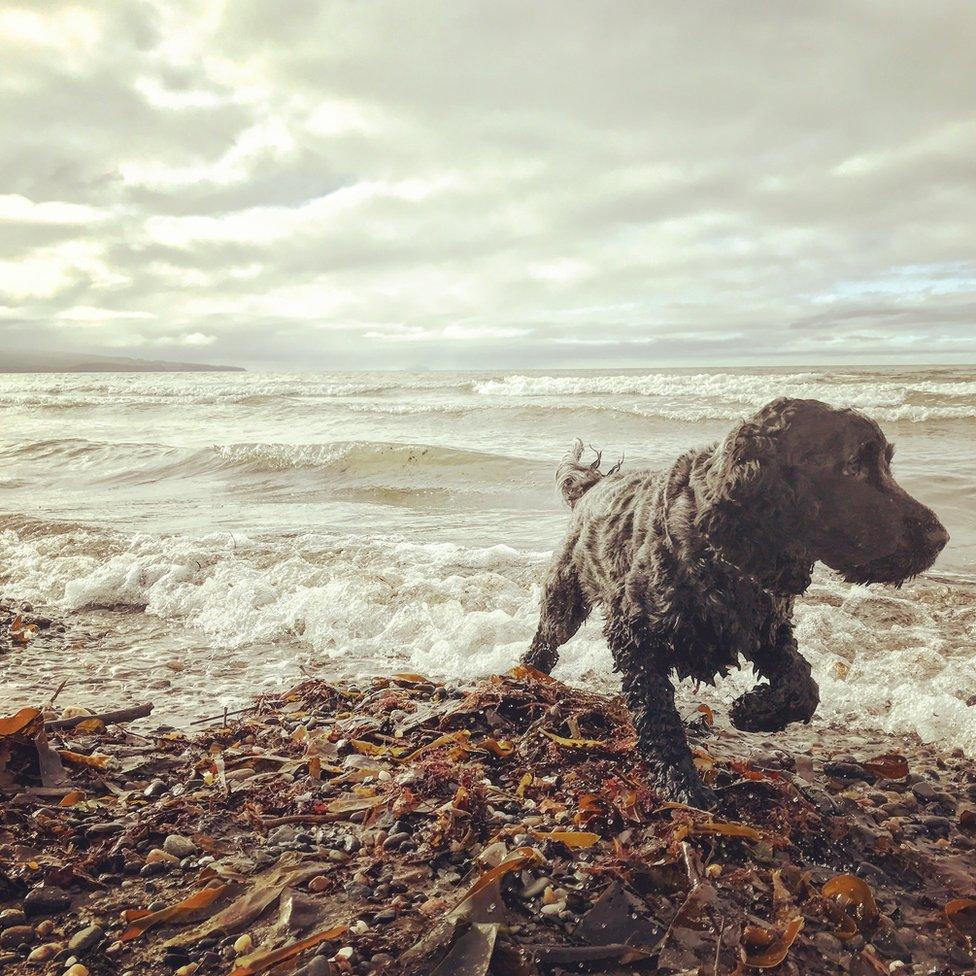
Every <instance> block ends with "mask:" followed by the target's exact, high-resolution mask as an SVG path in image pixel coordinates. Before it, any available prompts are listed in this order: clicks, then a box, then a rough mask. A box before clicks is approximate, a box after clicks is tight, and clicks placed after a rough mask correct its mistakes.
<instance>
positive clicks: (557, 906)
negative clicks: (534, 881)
mask: <svg viewBox="0 0 976 976" xmlns="http://www.w3.org/2000/svg"><path fill="white" fill-rule="evenodd" d="M565 910H566V902H564V901H554V902H553V903H552V904H550V905H543V906H542V908H540V909H539V911H540V912H542V914H543V915H549V916H554V915H558V914H559V913H560V912H563V911H565Z"/></svg>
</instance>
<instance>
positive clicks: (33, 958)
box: [27, 942, 61, 962]
mask: <svg viewBox="0 0 976 976" xmlns="http://www.w3.org/2000/svg"><path fill="white" fill-rule="evenodd" d="M60 949H61V943H60V942H48V943H46V944H45V945H40V946H38V947H37V948H36V949H34V950H32V951H31V953H30V954H29V955H28V956H27V961H28V962H47V961H48V959H50V958H51V956H53V955H54V954H55V953H56V952H58V951H60Z"/></svg>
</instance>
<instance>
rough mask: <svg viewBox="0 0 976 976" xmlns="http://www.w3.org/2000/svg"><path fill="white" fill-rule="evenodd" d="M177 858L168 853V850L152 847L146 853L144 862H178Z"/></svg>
mask: <svg viewBox="0 0 976 976" xmlns="http://www.w3.org/2000/svg"><path fill="white" fill-rule="evenodd" d="M179 860H180V859H179V858H178V857H176V856H174V855H173V854H170V853H169V851H164V850H162V849H161V848H159V847H155V848H153V849H152V850H151V851H150V852H149V853H148V854H147V855H146V864H159V863H164V864H178V863H179Z"/></svg>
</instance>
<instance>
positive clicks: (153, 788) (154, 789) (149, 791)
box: [142, 779, 166, 800]
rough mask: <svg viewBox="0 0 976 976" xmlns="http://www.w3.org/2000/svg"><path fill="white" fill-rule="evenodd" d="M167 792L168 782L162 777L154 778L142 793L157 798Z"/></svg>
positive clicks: (150, 797) (152, 798) (151, 798)
mask: <svg viewBox="0 0 976 976" xmlns="http://www.w3.org/2000/svg"><path fill="white" fill-rule="evenodd" d="M165 792H166V784H165V783H164V782H163V781H162V780H161V779H154V780H153V781H152V782H151V783H150V784H149V785H148V786H147V787H146V788H145V789H144V790H143V791H142V795H143V796H145V797H147V798H148V799H150V800H155V799H156V798H157V797H160V796H162V795H163V794H164V793H165Z"/></svg>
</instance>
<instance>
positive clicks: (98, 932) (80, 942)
mask: <svg viewBox="0 0 976 976" xmlns="http://www.w3.org/2000/svg"><path fill="white" fill-rule="evenodd" d="M104 938H105V930H104V929H103V928H102V927H101V926H100V925H89V926H88V927H87V928H83V929H80V930H79V931H78V932H75V934H74V935H73V936H71V938H70V939H69V940H68V948H69V949H71V951H72V952H87V951H88V950H89V949H91V948H92V946H95V945H98V943H99V942H101V941H102V939H104Z"/></svg>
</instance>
